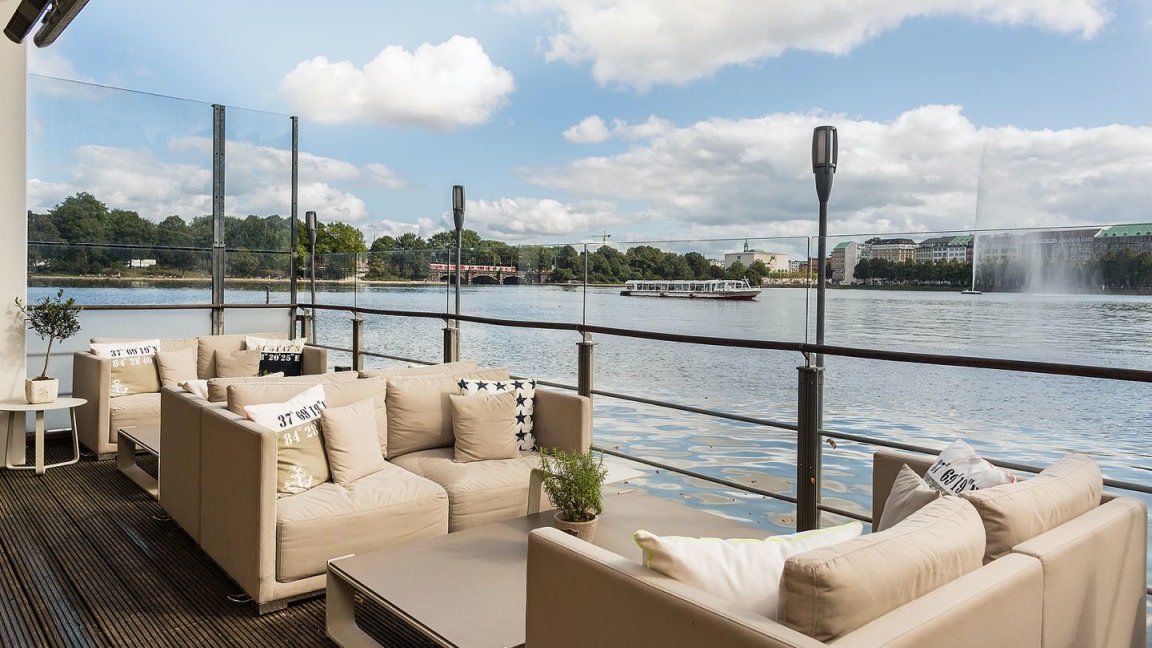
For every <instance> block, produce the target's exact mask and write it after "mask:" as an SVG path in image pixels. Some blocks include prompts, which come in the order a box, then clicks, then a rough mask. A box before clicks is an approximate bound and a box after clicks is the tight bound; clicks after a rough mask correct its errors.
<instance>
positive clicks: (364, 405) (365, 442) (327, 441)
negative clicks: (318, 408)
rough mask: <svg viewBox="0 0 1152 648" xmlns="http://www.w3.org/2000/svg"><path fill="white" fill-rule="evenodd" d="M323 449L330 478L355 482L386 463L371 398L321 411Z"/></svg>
mask: <svg viewBox="0 0 1152 648" xmlns="http://www.w3.org/2000/svg"><path fill="white" fill-rule="evenodd" d="M320 423H321V426H320V427H321V430H322V431H323V432H324V450H325V452H327V453H328V467H329V469H330V470H331V471H332V481H334V482H336V483H337V484H347V483H350V482H354V481H356V480H357V479H360V478H361V477H364V476H367V475H370V474H372V473H374V472H376V471H377V470H380V469H381V468H383V467H384V465H385V464H386V463H387V462H386V461H384V452H383V451H382V450H381V449H380V440H379V438H378V437H377V434H376V406H375V404H374V403H373V402H372V399H371V398H365V399H364V400H361V401H356V402H355V403H352V404H351V405H346V406H344V407H329V408H326V409H325V410H324V411H322V412H320Z"/></svg>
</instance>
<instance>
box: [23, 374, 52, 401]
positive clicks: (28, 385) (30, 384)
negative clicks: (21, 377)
mask: <svg viewBox="0 0 1152 648" xmlns="http://www.w3.org/2000/svg"><path fill="white" fill-rule="evenodd" d="M59 393H60V381H59V380H57V379H56V378H46V379H44V380H31V379H26V380H25V381H24V400H26V401H28V402H29V403H32V404H33V405H36V404H40V403H51V402H52V401H54V400H56V396H57V395H58V394H59Z"/></svg>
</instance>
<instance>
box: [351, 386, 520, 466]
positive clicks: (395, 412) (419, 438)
mask: <svg viewBox="0 0 1152 648" xmlns="http://www.w3.org/2000/svg"><path fill="white" fill-rule="evenodd" d="M463 377H465V378H486V379H492V380H507V379H508V370H507V369H481V370H479V371H473V372H471V373H469V374H468V375H467V376H463ZM460 379H461V376H450V375H437V376H415V377H404V378H388V379H387V380H388V455H387V457H388V459H393V458H395V457H399V456H400V455H403V454H406V453H409V452H415V451H417V450H427V449H428V448H443V447H446V446H451V445H452V444H453V443H454V440H453V436H452V405H451V401H450V400H449V399H448V396H449V395H451V394H459V393H460V385H459V380H460ZM373 380H378V379H373Z"/></svg>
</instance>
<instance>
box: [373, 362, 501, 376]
mask: <svg viewBox="0 0 1152 648" xmlns="http://www.w3.org/2000/svg"><path fill="white" fill-rule="evenodd" d="M478 367H479V365H478V364H477V363H476V361H475V360H461V361H459V362H445V363H443V364H434V365H428V366H426V367H390V368H388V369H361V370H360V377H361V378H400V377H404V376H442V375H446V376H457V375H460V374H462V373H467V372H469V371H476V369H477V368H478Z"/></svg>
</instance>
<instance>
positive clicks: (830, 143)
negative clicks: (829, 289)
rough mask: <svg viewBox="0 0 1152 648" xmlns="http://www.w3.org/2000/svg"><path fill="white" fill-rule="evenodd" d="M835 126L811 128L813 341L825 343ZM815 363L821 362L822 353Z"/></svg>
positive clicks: (834, 165) (834, 161) (835, 143)
mask: <svg viewBox="0 0 1152 648" xmlns="http://www.w3.org/2000/svg"><path fill="white" fill-rule="evenodd" d="M837 148H838V146H837V141H836V127H835V126H817V127H816V130H814V131H812V173H813V174H815V176H816V197H817V198H819V199H820V237H819V241H818V244H817V252H816V254H817V258H818V262H819V266H818V268H817V272H816V281H817V285H816V344H824V289H825V287H826V286H825V284H826V283H827V281H828V277H827V276H826V275H827V273H828V270H827V268H828V262H827V260H826V259H827V255H828V251H827V245H828V196H829V195H831V193H832V176H834V175H835V174H836V156H837V154H838V151H837ZM817 359H818V361H817V364H823V358H822V354H821V355H820V356H817Z"/></svg>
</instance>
